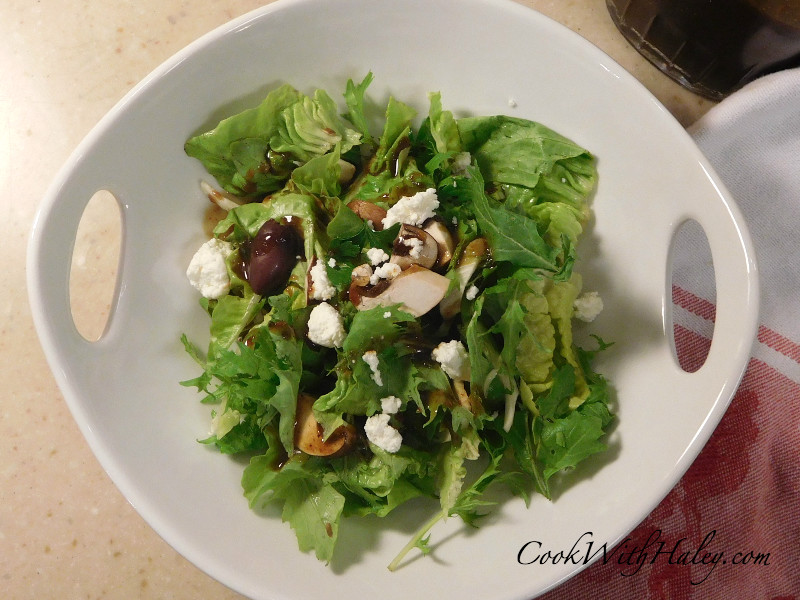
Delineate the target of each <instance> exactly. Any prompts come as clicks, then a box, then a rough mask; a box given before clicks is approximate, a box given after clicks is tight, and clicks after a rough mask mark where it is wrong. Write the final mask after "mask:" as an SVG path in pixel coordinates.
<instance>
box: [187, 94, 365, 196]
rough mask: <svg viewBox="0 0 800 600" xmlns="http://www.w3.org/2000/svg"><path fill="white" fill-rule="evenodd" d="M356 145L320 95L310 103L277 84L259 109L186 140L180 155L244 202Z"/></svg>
mask: <svg viewBox="0 0 800 600" xmlns="http://www.w3.org/2000/svg"><path fill="white" fill-rule="evenodd" d="M360 141H361V134H360V133H359V132H358V131H356V130H355V129H353V128H352V127H351V126H350V124H349V123H347V122H346V121H345V120H344V119H342V118H341V117H340V116H339V115H338V112H337V106H336V103H335V102H334V101H333V100H332V99H331V97H330V96H328V94H327V93H326V92H325V91H323V90H317V91H315V93H314V96H313V98H311V97H308V96H305V95H304V94H301V93H300V92H298V91H297V90H295V89H294V88H293V87H291V86H290V85H283V86H281V87H279V88H278V89H276V90H274V91H272V92H270V93H269V94H268V95H267V97H266V98H265V99H264V100H263V102H261V104H260V105H259V106H257V107H255V108H251V109H248V110H245V111H243V112H241V113H239V114H237V115H234V116H231V117H228V118H226V119H223V120H222V121H221V122H220V123H219V124H218V125H217V126H216V127H215V128H214V129H212V130H210V131H207V132H205V133H202V134H200V135H197V136H194V137H192V138H190V139H189V140H187V141H186V143H185V145H184V150H185V152H186V154H187V155H189V156H191V157H194V158H196V159H198V160H199V161H200V162H202V163H203V166H204V167H205V168H206V170H207V171H208V172H209V173H210V174H211V175H213V176H214V177H215V178H216V180H217V182H218V183H219V184H220V185H221V186H222V188H223V189H225V190H226V191H228V192H230V193H232V194H236V195H238V196H248V197H249V196H257V195H262V196H263V195H266V194H270V193H273V192H276V191H278V190H280V189H281V188H282V187H283V186H284V184H285V183H286V181H287V180H288V179H289V176H290V175H291V172H292V171H293V170H294V169H295V168H296V167H298V166H300V165H302V164H304V163H306V162H308V161H309V160H311V159H312V158H314V157H317V156H322V155H323V154H326V153H328V152H330V151H332V150H333V148H335V147H337V146H338V147H339V148H340V152H347V151H348V150H349V149H350V148H352V147H353V146H355V145H357V144H358V143H359V142H360Z"/></svg>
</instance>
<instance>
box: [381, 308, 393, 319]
mask: <svg viewBox="0 0 800 600" xmlns="http://www.w3.org/2000/svg"><path fill="white" fill-rule="evenodd" d="M391 316H392V311H390V310H387V311H386V312H385V313H383V318H384V319H388V318H390V317H391Z"/></svg>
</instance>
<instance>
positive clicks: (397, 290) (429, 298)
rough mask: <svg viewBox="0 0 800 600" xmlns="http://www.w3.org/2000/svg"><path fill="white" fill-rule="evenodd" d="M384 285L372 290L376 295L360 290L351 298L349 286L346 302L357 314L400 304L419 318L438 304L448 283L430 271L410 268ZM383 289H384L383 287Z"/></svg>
mask: <svg viewBox="0 0 800 600" xmlns="http://www.w3.org/2000/svg"><path fill="white" fill-rule="evenodd" d="M386 283H388V285H386V284H385V283H383V282H382V283H381V284H379V285H378V286H375V287H376V288H379V289H380V291H379V293H377V294H370V290H363V289H362V290H360V292H361V293H357V294H354V293H353V286H351V288H350V298H351V299H353V298H355V300H354V301H353V303H354V304H355V305H356V308H357V309H358V310H368V309H370V308H374V307H376V306H393V305H395V304H400V305H402V306H401V310H404V311H406V312H408V313H410V314H412V315H414V316H415V317H421V316H422V315H424V314H425V313H427V312H428V311H429V310H431V309H432V308H434V307H435V306H436V305H437V304H439V302H441V301H442V298H444V296H445V294H446V293H447V288H448V287H450V280H449V279H448V278H447V277H445V276H444V275H439V274H438V273H434V272H433V271H431V270H430V269H426V268H425V267H420V266H419V265H411V266H410V267H409V268H408V269H406V270H405V271H403V272H402V273H400V274H399V275H398V276H397V277H395V278H394V279H392V280H391V281H389V282H386ZM384 286H385V287H384Z"/></svg>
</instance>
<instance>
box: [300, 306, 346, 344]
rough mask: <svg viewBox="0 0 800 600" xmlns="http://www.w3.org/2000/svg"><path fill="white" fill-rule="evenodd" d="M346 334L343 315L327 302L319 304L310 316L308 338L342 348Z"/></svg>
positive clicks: (317, 342)
mask: <svg viewBox="0 0 800 600" xmlns="http://www.w3.org/2000/svg"><path fill="white" fill-rule="evenodd" d="M345 336H346V334H345V331H344V322H343V320H342V315H340V314H339V311H337V310H336V309H335V308H334V307H333V306H331V305H330V304H328V303H327V302H321V303H320V304H317V305H316V306H315V307H314V308H313V309H312V311H311V314H310V315H309V316H308V339H309V340H311V341H312V342H314V343H315V344H319V345H320V346H325V347H326V348H340V347H341V346H342V343H343V342H344V338H345Z"/></svg>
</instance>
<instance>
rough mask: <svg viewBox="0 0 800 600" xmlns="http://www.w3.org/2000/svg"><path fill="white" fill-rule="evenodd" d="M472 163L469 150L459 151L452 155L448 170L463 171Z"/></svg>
mask: <svg viewBox="0 0 800 600" xmlns="http://www.w3.org/2000/svg"><path fill="white" fill-rule="evenodd" d="M471 164H472V155H471V154H470V153H469V152H459V153H458V154H456V155H455V156H454V157H453V164H452V165H451V167H450V170H451V171H452V172H453V173H457V174H458V173H463V172H464V171H466V170H467V167H468V166H470V165H471Z"/></svg>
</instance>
